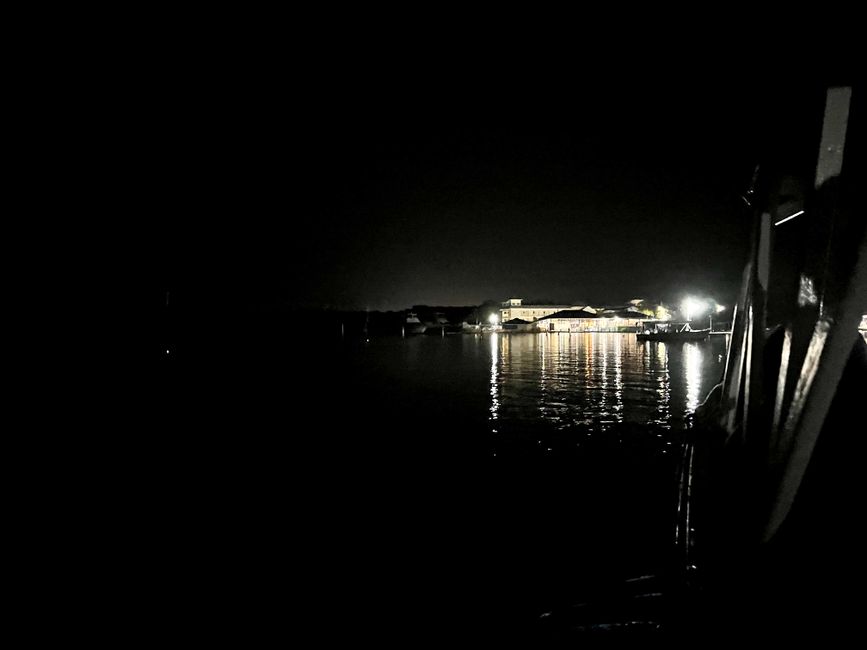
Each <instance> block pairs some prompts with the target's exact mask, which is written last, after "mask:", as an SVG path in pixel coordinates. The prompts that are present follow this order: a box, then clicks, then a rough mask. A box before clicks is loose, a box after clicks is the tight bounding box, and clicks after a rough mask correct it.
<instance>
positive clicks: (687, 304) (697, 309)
mask: <svg viewBox="0 0 867 650" xmlns="http://www.w3.org/2000/svg"><path fill="white" fill-rule="evenodd" d="M705 309H707V303H705V302H702V301H701V300H697V299H695V298H687V299H686V300H684V301H683V302H682V303H681V304H680V311H681V312H682V313H683V315H684V316H685V317H686V320H687V322H689V321H691V320H692V317H693V316H699V315H701V313H702V312H704V310H705Z"/></svg>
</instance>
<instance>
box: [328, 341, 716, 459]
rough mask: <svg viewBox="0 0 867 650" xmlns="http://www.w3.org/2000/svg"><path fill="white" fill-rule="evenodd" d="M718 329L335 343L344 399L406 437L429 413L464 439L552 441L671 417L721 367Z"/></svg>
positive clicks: (677, 417) (682, 412) (698, 396)
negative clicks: (699, 337)
mask: <svg viewBox="0 0 867 650" xmlns="http://www.w3.org/2000/svg"><path fill="white" fill-rule="evenodd" d="M726 338H727V337H716V336H715V337H712V338H711V339H710V340H709V341H705V342H701V343H674V344H666V343H656V342H638V341H637V340H636V338H635V335H634V334H600V333H593V334H590V333H585V334H479V335H453V336H447V337H443V338H441V337H431V336H416V337H411V338H406V339H400V338H380V339H371V340H369V341H367V342H363V343H358V344H355V345H348V346H346V347H345V349H344V350H343V357H342V364H344V365H342V366H341V368H342V372H343V373H344V378H345V379H346V381H347V383H346V384H343V387H344V389H348V390H349V391H350V392H352V393H354V395H353V396H351V398H350V401H353V402H358V401H360V402H361V410H362V411H364V412H365V413H366V416H367V417H368V418H370V419H371V420H373V421H378V422H379V424H380V426H385V427H388V428H396V429H397V430H403V431H404V432H405V433H406V435H407V436H411V435H412V431H413V430H414V429H416V430H424V431H426V432H429V431H430V430H431V428H432V426H433V425H434V424H435V425H436V426H438V427H441V428H442V429H443V432H444V434H445V432H448V431H457V430H460V431H461V432H462V433H463V435H464V436H465V440H464V441H463V442H464V443H465V444H471V443H475V444H481V442H480V441H481V440H482V439H485V440H486V443H485V444H494V445H496V441H497V440H498V439H506V440H514V441H520V440H521V439H523V438H527V439H529V438H533V437H535V439H536V440H537V441H538V440H540V439H545V440H546V441H547V442H550V443H551V444H553V445H555V446H556V445H562V444H564V443H565V442H566V441H568V439H569V437H570V436H573V437H576V438H578V437H582V436H585V435H586V434H588V433H590V434H593V433H596V434H598V435H601V434H604V433H605V432H606V431H612V430H618V429H623V428H629V429H631V430H632V429H641V428H644V429H646V430H647V431H651V430H652V431H653V432H654V433H658V432H660V431H666V430H671V429H677V428H680V427H682V426H683V423H684V421H685V420H686V419H687V418H688V416H689V415H691V414H692V413H693V412H694V411H695V409H696V407H697V406H698V405H699V403H700V402H701V401H702V400H703V399H704V397H705V396H706V395H707V393H708V391H709V390H710V389H711V388H712V387H713V385H714V384H715V383H717V382H718V381H720V379H721V377H722V371H723V361H724V357H725V345H726ZM358 395H362V396H363V399H362V400H358V399H357V398H358ZM537 444H538V443H537ZM549 446H550V445H549ZM546 450H547V446H546ZM552 451H553V448H552ZM491 453H492V454H493V453H495V451H494V450H493V449H492V450H491Z"/></svg>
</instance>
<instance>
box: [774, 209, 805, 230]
mask: <svg viewBox="0 0 867 650" xmlns="http://www.w3.org/2000/svg"><path fill="white" fill-rule="evenodd" d="M802 214H804V211H803V210H798V211H797V212H796V213H795V214H790V215H789V216H788V217H786V218H785V219H780V220H779V221H778V222H776V223H775V224H774V225H775V226H779V225H780V224H781V223H786V222H787V221H788V220H789V219H794V218H795V217H800V216H801V215H802Z"/></svg>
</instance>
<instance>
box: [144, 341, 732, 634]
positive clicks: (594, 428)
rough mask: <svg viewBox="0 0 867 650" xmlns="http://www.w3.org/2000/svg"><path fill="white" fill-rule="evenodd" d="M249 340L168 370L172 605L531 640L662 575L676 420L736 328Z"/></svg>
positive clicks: (358, 627) (163, 481)
mask: <svg viewBox="0 0 867 650" xmlns="http://www.w3.org/2000/svg"><path fill="white" fill-rule="evenodd" d="M235 344H236V346H235V349H234V352H233V351H232V350H229V349H228V347H226V346H224V347H223V348H222V352H223V353H222V354H218V353H217V352H219V350H220V348H219V343H218V344H215V345H217V347H218V349H217V350H214V349H209V350H207V351H204V353H203V354H201V355H198V356H196V357H194V356H193V355H190V356H188V357H187V358H184V355H183V350H179V352H178V354H177V355H176V357H175V359H173V361H172V363H173V364H174V365H173V366H172V367H171V368H168V370H167V371H166V372H167V374H166V378H167V380H166V383H165V386H166V388H165V393H164V394H163V395H162V396H161V399H162V400H163V403H164V404H167V405H168V406H167V408H166V410H165V412H164V418H165V422H166V423H167V424H168V425H169V426H166V427H164V428H163V429H162V430H159V429H158V430H157V433H156V434H155V435H156V437H159V436H164V438H161V439H162V440H163V443H162V444H163V445H164V447H163V449H170V450H171V453H170V454H168V455H164V456H161V457H160V460H159V462H157V463H156V464H155V466H156V467H159V468H161V469H160V471H161V474H160V477H159V480H158V481H157V485H158V486H159V489H160V490H162V492H160V494H162V497H163V499H164V500H165V504H166V505H167V507H166V508H165V509H164V510H163V511H162V512H160V514H159V517H160V521H161V522H162V524H163V525H166V526H168V529H169V530H170V536H169V538H168V539H170V540H172V541H171V542H170V543H168V542H166V540H165V539H163V540H162V542H161V544H162V546H160V548H162V549H163V550H165V549H166V548H169V549H171V551H170V552H168V551H165V552H168V553H169V557H168V559H167V558H166V557H162V556H160V555H156V556H154V558H152V559H153V561H154V562H155V565H154V566H153V567H151V569H152V574H151V573H149V579H153V577H154V576H160V579H162V580H164V581H165V584H174V583H175V582H177V579H178V576H181V577H182V583H183V588H181V589H174V590H173V591H172V593H171V594H169V595H167V596H166V597H167V598H168V599H169V601H170V602H172V603H174V605H173V606H176V607H177V608H181V609H182V607H181V602H182V601H183V602H185V601H186V600H187V599H189V598H199V599H201V601H202V602H206V603H210V604H211V606H210V607H207V608H204V609H203V611H202V612H201V616H202V617H203V618H202V621H201V624H202V625H212V624H213V625H222V624H229V623H230V622H231V621H236V620H238V621H240V620H243V621H244V626H245V629H253V630H258V629H270V627H271V626H272V625H274V624H275V622H282V621H286V625H290V626H297V628H293V629H298V630H304V635H306V634H308V633H309V632H310V631H311V630H312V631H313V632H314V633H315V634H317V635H319V637H320V638H322V639H326V638H340V639H347V638H357V639H371V640H377V641H378V642H379V643H381V644H386V645H402V646H405V645H406V644H416V643H419V642H422V641H425V640H437V641H440V642H455V643H457V642H458V641H467V640H475V641H482V642H485V641H490V642H495V641H503V640H507V639H516V638H527V639H532V635H533V629H534V622H535V621H536V620H537V618H538V616H539V614H540V613H541V612H543V611H545V610H546V609H548V608H551V607H556V606H558V605H559V604H562V603H564V602H569V601H570V600H571V599H574V598H577V597H579V596H580V595H581V594H583V593H587V592H589V591H592V590H593V589H594V588H595V587H597V586H598V585H600V584H603V583H605V582H606V581H610V580H616V579H619V578H624V577H630V576H635V575H641V574H643V573H646V572H648V571H654V570H656V569H657V568H658V567H659V565H660V563H661V562H663V561H664V559H665V557H666V555H665V554H666V553H667V549H668V548H669V547H670V538H671V532H672V531H671V525H670V524H671V515H672V512H673V505H674V502H673V498H674V469H675V463H676V459H675V456H676V451H675V450H676V448H677V444H678V441H679V437H678V436H679V433H678V431H679V429H680V428H681V426H682V425H683V422H684V419H685V418H686V417H687V416H688V414H690V413H691V412H692V411H693V410H694V409H695V408H696V406H697V405H698V404H699V402H700V401H701V399H702V398H703V396H704V395H705V394H706V392H707V391H708V390H709V389H710V388H711V387H712V385H713V384H714V383H715V382H716V381H718V380H719V378H720V375H721V372H722V363H721V356H720V355H722V354H724V345H725V341H724V339H723V338H722V337H720V338H718V339H715V340H712V341H708V342H705V343H684V344H675V345H666V344H660V343H638V342H636V340H635V338H634V336H633V335H619V334H590V335H545V334H542V335H511V336H506V335H479V336H475V335H453V336H447V337H444V338H440V337H427V336H422V337H416V338H407V339H400V338H397V337H393V338H379V339H372V340H370V341H363V340H345V341H340V340H333V339H328V340H323V339H322V338H318V337H316V336H309V337H307V336H305V335H304V334H299V333H297V332H296V333H291V334H287V335H286V336H277V335H275V333H274V332H268V333H267V335H262V336H255V335H253V334H250V335H248V336H245V337H243V338H242V339H240V340H238V341H235ZM166 544H168V546H166ZM161 557H162V560H161V561H160V559H159V558H161ZM177 562H180V565H178V564H177ZM178 566H182V569H177V567H178ZM173 567H174V568H173ZM175 601H177V602H175ZM179 611H180V610H179ZM214 617H216V618H217V619H219V621H217V622H215V621H214V620H213V619H214ZM251 621H252V622H251ZM299 634H301V632H299Z"/></svg>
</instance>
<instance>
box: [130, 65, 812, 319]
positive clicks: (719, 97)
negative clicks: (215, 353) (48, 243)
mask: <svg viewBox="0 0 867 650" xmlns="http://www.w3.org/2000/svg"><path fill="white" fill-rule="evenodd" d="M387 81H388V80H386V81H382V82H380V83H378V84H373V83H370V84H365V83H360V82H359V83H346V84H342V83H337V82H335V83H334V84H333V85H329V84H328V83H326V82H325V81H322V80H319V81H317V82H316V83H312V82H310V83H308V82H304V83H301V82H299V83H298V84H297V85H296V87H294V88H292V89H291V90H292V92H288V93H287V92H286V87H285V85H278V86H273V85H269V84H263V83H262V82H263V80H262V79H252V80H251V79H245V81H244V83H243V84H240V85H238V84H228V85H224V84H206V86H207V90H206V91H205V92H204V95H205V96H212V94H213V93H215V92H216V93H217V96H215V97H212V101H203V100H202V94H203V93H202V92H200V91H202V89H199V88H196V89H192V90H190V89H184V90H183V91H180V90H179V91H178V92H179V94H178V95H177V96H176V97H175V96H174V95H173V97H175V99H176V101H174V102H173V103H166V102H157V103H156V104H155V105H154V107H153V108H154V111H153V115H154V116H155V117H154V119H153V121H152V126H151V127H150V128H151V129H152V132H149V133H147V134H146V135H144V136H143V138H144V140H143V142H144V146H145V147H146V148H148V149H149V150H151V151H155V150H156V149H163V150H164V152H163V154H162V156H163V160H164V163H163V164H162V165H160V166H159V167H158V168H156V169H154V170H152V171H150V172H149V174H148V177H147V179H146V181H147V182H148V183H149V186H150V187H152V188H154V193H153V196H152V197H151V200H152V204H151V208H152V212H153V211H158V212H160V214H161V216H160V217H159V218H158V219H157V221H156V222H154V223H153V224H149V226H150V227H151V228H153V229H154V230H155V231H156V232H155V233H154V234H155V236H157V237H158V238H159V239H160V240H161V247H162V250H163V251H164V252H165V254H164V255H162V256H161V257H160V259H159V260H158V264H160V265H161V273H162V277H163V278H164V282H165V285H166V287H167V288H170V289H172V290H174V291H175V292H176V293H177V294H179V295H181V296H186V299H189V300H190V301H193V302H195V301H199V302H201V303H216V304H217V305H227V306H230V305H236V304H241V305H285V306H297V307H331V308H357V309H365V308H369V309H381V310H385V309H404V308H407V307H409V306H411V305H413V304H437V305H472V304H479V303H481V302H482V301H484V300H487V299H494V300H503V299H506V298H509V297H523V298H525V299H533V298H537V299H551V300H556V301H562V302H572V301H585V300H586V301H589V302H591V303H605V304H616V303H622V302H624V301H626V300H629V299H631V298H647V299H651V300H667V301H674V300H678V299H679V297H680V296H682V294H683V293H685V292H690V293H701V294H705V295H707V296H709V297H712V298H715V299H717V300H718V301H720V302H724V303H727V304H730V303H731V301H732V300H733V299H734V297H735V295H736V293H737V288H738V286H739V283H740V275H741V270H742V268H743V263H744V261H745V257H746V254H747V251H748V247H749V235H748V233H749V219H748V217H747V215H746V214H745V212H744V211H743V206H742V202H741V199H740V195H741V194H743V193H744V192H745V190H746V189H747V187H748V185H749V181H750V177H751V175H752V171H753V168H754V166H755V164H756V162H757V160H758V159H759V158H761V154H762V151H763V148H764V147H767V146H768V144H767V141H768V137H767V134H768V133H769V130H770V129H772V128H773V129H775V130H776V131H777V132H779V131H780V125H781V124H783V125H785V126H786V127H787V128H792V125H797V124H801V123H808V122H807V121H806V120H805V119H804V115H803V113H804V110H803V109H797V104H795V106H796V109H797V110H794V111H793V110H792V108H791V107H792V104H791V102H789V99H790V97H787V96H786V94H785V93H780V92H779V89H770V88H760V87H757V86H756V85H752V86H746V85H742V84H738V83H731V82H728V83H716V84H715V83H705V84H702V85H701V86H700V87H699V86H691V85H690V84H687V83H670V84H656V83H640V84H639V83H631V84H625V83H624V84H602V85H600V84H591V83H586V84H583V85H581V84H571V85H568V84H567V85H565V86H562V87H556V86H555V87H556V88H558V90H556V91H552V90H551V88H552V86H550V85H546V83H543V82H541V81H540V82H539V83H538V84H535V85H530V86H528V85H523V86H522V85H517V84H516V85H514V86H510V85H508V84H507V83H494V84H492V86H484V87H477V86H475V85H474V84H473V83H472V82H471V80H469V81H468V80H467V79H462V80H461V81H460V83H459V82H458V81H457V80H451V81H453V82H454V83H451V82H449V81H448V80H439V82H436V83H434V82H431V83H430V84H428V83H423V82H419V81H416V82H414V83H412V84H405V85H402V84H398V83H395V84H392V83H390V82H387ZM290 86H291V84H290ZM564 87H565V88H567V90H563V88H564ZM215 88H217V90H215ZM178 97H180V99H178ZM184 98H185V99H184ZM150 136H153V137H152V138H151V137H150Z"/></svg>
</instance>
